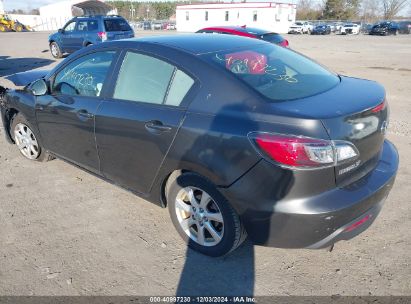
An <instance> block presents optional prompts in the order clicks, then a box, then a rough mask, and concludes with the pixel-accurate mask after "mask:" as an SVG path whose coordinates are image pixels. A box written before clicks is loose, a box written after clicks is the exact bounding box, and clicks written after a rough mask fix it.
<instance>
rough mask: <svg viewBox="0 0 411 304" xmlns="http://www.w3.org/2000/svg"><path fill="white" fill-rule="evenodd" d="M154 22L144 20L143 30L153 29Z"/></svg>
mask: <svg viewBox="0 0 411 304" xmlns="http://www.w3.org/2000/svg"><path fill="white" fill-rule="evenodd" d="M152 29H153V28H152V23H151V22H150V21H144V22H143V30H145V31H150V30H152Z"/></svg>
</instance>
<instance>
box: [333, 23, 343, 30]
mask: <svg viewBox="0 0 411 304" xmlns="http://www.w3.org/2000/svg"><path fill="white" fill-rule="evenodd" d="M334 25H335V33H339V32H340V31H341V28H342V27H343V25H344V23H342V22H334Z"/></svg>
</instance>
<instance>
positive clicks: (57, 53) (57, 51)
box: [50, 41, 63, 59]
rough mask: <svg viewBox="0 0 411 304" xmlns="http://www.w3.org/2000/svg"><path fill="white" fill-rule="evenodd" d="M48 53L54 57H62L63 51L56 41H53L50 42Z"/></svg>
mask: <svg viewBox="0 0 411 304" xmlns="http://www.w3.org/2000/svg"><path fill="white" fill-rule="evenodd" d="M54 48H55V49H54ZM50 53H51V56H53V57H54V58H56V59H60V58H61V57H63V52H62V51H61V49H60V46H59V45H58V43H57V42H55V41H53V42H52V43H50Z"/></svg>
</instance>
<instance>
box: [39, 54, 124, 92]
mask: <svg viewBox="0 0 411 304" xmlns="http://www.w3.org/2000/svg"><path fill="white" fill-rule="evenodd" d="M110 51H114V52H115V54H114V56H113V60H112V61H111V64H110V68H109V70H108V72H107V77H106V78H105V80H104V83H103V87H102V89H101V93H100V96H82V95H67V94H53V92H52V88H53V85H54V81H55V78H56V75H57V74H58V73H60V72H61V71H62V70H63V69H64V68H65V67H67V66H68V65H69V64H71V63H73V62H74V61H76V60H78V59H80V58H83V57H85V56H88V55H90V54H93V53H102V52H110ZM120 53H121V51H119V49H118V48H113V47H109V48H101V49H96V50H92V51H90V52H86V53H84V54H81V55H79V56H76V57H73V58H71V59H70V60H69V61H68V62H67V63H66V62H64V64H63V65H62V66H61V67H59V69H58V70H57V71H55V72H54V74H53V75H51V76H50V77H49V78H48V79H47V84H48V86H49V90H50V94H49V95H50V96H56V97H57V96H70V97H87V98H98V99H104V98H105V97H106V95H107V91H108V87H109V84H110V82H109V79H111V75H112V73H113V71H114V68H115V66H116V65H117V63H118V59H119V55H120Z"/></svg>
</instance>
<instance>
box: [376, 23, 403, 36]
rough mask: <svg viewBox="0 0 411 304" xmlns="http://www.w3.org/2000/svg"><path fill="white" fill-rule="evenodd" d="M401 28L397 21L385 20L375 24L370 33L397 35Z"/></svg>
mask: <svg viewBox="0 0 411 304" xmlns="http://www.w3.org/2000/svg"><path fill="white" fill-rule="evenodd" d="M399 30H400V28H399V26H398V24H397V23H395V22H391V21H384V22H379V23H377V24H375V25H374V26H373V27H372V29H371V31H370V35H380V36H388V35H397V34H398V32H399Z"/></svg>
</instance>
